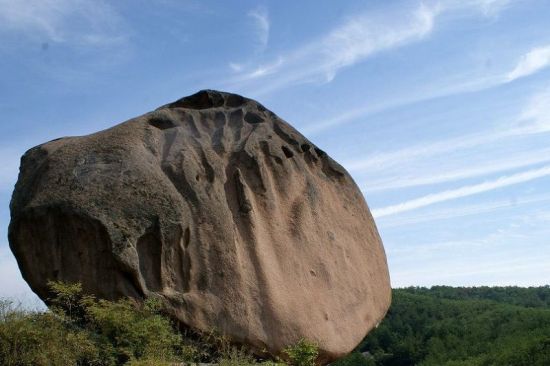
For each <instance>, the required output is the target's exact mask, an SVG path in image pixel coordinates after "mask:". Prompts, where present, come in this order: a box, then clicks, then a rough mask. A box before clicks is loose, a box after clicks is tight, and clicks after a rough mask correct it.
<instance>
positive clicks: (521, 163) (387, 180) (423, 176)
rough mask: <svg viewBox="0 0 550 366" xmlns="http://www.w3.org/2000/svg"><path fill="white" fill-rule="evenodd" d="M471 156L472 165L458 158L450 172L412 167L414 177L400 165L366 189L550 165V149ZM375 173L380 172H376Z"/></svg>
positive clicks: (417, 183) (450, 179)
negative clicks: (485, 157)
mask: <svg viewBox="0 0 550 366" xmlns="http://www.w3.org/2000/svg"><path fill="white" fill-rule="evenodd" d="M474 155H476V158H475V160H476V161H477V164H475V165H473V164H471V163H469V161H468V160H466V161H463V159H464V158H463V157H461V158H460V159H461V160H462V161H461V163H462V164H459V167H458V168H451V169H449V168H446V167H441V166H439V167H437V169H428V170H426V171H422V170H421V169H419V168H418V167H416V166H414V167H413V169H411V170H412V171H413V172H414V175H410V174H408V173H407V170H406V169H404V167H403V166H399V167H398V168H395V169H390V174H389V175H388V174H387V173H386V174H383V175H386V177H384V178H383V179H378V180H376V179H375V180H370V181H369V184H368V186H366V187H365V190H366V191H368V192H369V193H372V192H376V191H385V190H391V189H401V188H408V187H417V186H426V185H433V184H439V183H445V182H453V181H458V180H462V179H468V178H475V177H480V176H487V175H490V174H495V173H500V172H505V171H508V170H513V169H519V168H525V167H528V166H531V165H536V164H542V163H548V162H550V149H547V148H545V149H537V150H531V151H526V152H519V153H518V152H514V153H513V154H503V156H496V157H491V158H490V159H487V160H483V159H482V158H480V157H479V156H477V154H474ZM419 170H420V172H419ZM376 172H377V173H379V171H376ZM382 172H383V171H382ZM386 172H387V171H386ZM409 172H410V171H409ZM391 173H393V174H391Z"/></svg>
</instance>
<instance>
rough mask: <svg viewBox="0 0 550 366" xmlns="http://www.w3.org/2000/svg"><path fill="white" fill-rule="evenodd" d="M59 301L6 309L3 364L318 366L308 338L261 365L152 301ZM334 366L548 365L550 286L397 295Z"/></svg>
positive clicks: (57, 290)
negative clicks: (188, 328)
mask: <svg viewBox="0 0 550 366" xmlns="http://www.w3.org/2000/svg"><path fill="white" fill-rule="evenodd" d="M52 294H53V295H54V296H53V298H52V299H51V300H50V305H51V306H50V310H48V311H28V310H25V309H22V308H18V307H17V306H14V305H13V303H11V302H9V301H6V300H4V301H0V365H9V366H26V365H37V366H41V365H44V366H46V365H48V366H57V365H83V366H84V365H98V366H99V365H105V366H107V365H113V366H114V365H133V366H140V365H141V366H145V365H150V366H153V365H157V366H160V365H175V364H178V365H179V364H189V363H195V362H209V363H217V364H219V365H221V366H244V365H258V364H263V365H265V366H277V365H281V366H282V365H285V364H287V365H292V366H314V365H315V364H316V362H315V359H316V357H317V354H318V353H317V350H316V348H315V344H314V343H313V342H310V341H308V340H302V341H300V342H298V343H297V344H296V345H292V346H289V348H288V349H286V350H285V357H284V358H282V359H277V360H266V359H264V360H262V359H258V358H257V357H254V356H253V355H252V354H251V353H250V352H248V351H247V350H246V349H244V348H236V347H234V346H232V345H230V344H229V343H228V342H227V340H226V339H224V337H221V336H219V335H216V334H215V333H212V334H200V335H198V334H189V333H183V334H182V333H181V332H180V331H179V330H178V329H177V328H176V327H175V324H174V323H172V322H171V321H170V320H169V319H168V318H167V317H166V316H165V314H164V313H163V311H162V306H161V304H160V302H157V301H154V300H148V301H146V302H145V303H142V304H139V303H136V302H133V301H131V300H129V299H127V300H120V301H117V302H109V301H105V300H97V299H95V298H93V297H91V296H87V295H85V294H83V293H82V290H81V287H80V286H79V285H78V284H75V285H66V284H60V283H53V284H52ZM337 336H338V335H336V334H335V337H337ZM333 365H334V366H376V365H387V366H406V365H425V366H432V365H433V366H436V365H437V366H473V365H476V366H493V365H495V366H507V365H508V366H523V365H525V366H548V365H550V287H549V286H545V287H531V288H521V287H474V288H465V287H459V288H456V287H448V286H435V287H432V288H429V289H428V288H422V287H411V288H404V289H394V290H393V301H392V305H391V308H390V309H389V311H388V314H387V315H386V317H385V318H384V320H383V321H382V322H381V323H380V324H379V326H378V327H377V328H376V329H374V330H373V331H372V332H371V333H370V334H369V335H368V336H367V337H366V338H365V339H364V340H363V341H362V342H361V343H360V345H359V346H358V347H357V349H356V350H355V351H354V352H352V353H351V354H350V355H348V356H347V357H344V358H343V359H340V360H338V361H336V362H334V363H333Z"/></svg>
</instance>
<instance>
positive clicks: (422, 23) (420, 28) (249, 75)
mask: <svg viewBox="0 0 550 366" xmlns="http://www.w3.org/2000/svg"><path fill="white" fill-rule="evenodd" d="M439 8H440V7H439V5H433V6H428V5H425V4H420V5H419V6H417V7H416V8H413V9H410V8H407V9H401V8H400V9H399V10H398V11H393V12H391V13H384V14H377V15H376V16H374V15H372V14H370V13H367V14H360V15H356V16H353V17H350V18H349V19H348V20H347V21H345V22H343V23H342V24H341V25H340V26H337V27H335V28H334V29H332V30H330V31H329V32H328V33H327V34H325V35H324V36H322V37H320V38H318V39H316V40H314V41H311V42H309V43H307V44H304V45H302V46H300V47H299V48H297V49H294V50H290V51H288V52H287V53H284V54H281V55H278V56H276V59H277V60H278V62H277V63H275V64H274V63H273V62H268V63H260V64H259V65H255V66H251V67H249V68H247V69H246V70H243V71H242V72H241V73H240V74H238V75H236V76H235V77H234V78H233V79H232V80H230V81H229V83H230V84H239V83H242V82H243V81H251V80H257V79H260V78H264V77H266V76H270V75H273V76H274V78H273V80H270V83H269V86H268V87H266V88H263V89H261V90H259V91H257V92H256V93H257V94H258V93H260V94H261V93H266V92H269V91H272V90H276V89H280V88H282V87H285V86H288V85H291V84H296V83H304V82H328V81H331V80H332V79H333V78H334V77H335V75H336V73H337V72H339V71H340V70H341V69H343V68H346V67H349V66H351V65H354V64H356V63H358V62H361V61H363V60H364V59H365V58H367V57H369V56H370V55H372V54H375V53H377V52H380V51H383V50H386V49H390V48H393V47H398V46H400V45H404V44H407V43H410V42H414V41H418V40H420V39H422V38H424V37H425V36H427V35H428V34H429V33H430V32H431V30H432V28H433V24H434V19H435V17H436V16H437V14H438V13H439ZM258 19H261V17H258ZM266 68H268V69H269V70H270V71H271V72H270V73H261V72H260V73H259V72H258V70H263V69H266Z"/></svg>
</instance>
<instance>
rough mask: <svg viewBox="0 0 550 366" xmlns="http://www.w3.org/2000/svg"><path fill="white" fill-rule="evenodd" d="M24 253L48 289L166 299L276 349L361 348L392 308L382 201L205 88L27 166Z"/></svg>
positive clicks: (14, 242) (28, 269)
mask: <svg viewBox="0 0 550 366" xmlns="http://www.w3.org/2000/svg"><path fill="white" fill-rule="evenodd" d="M10 207H11V223H10V228H9V240H10V246H11V249H12V251H13V253H14V254H15V256H16V258H17V260H18V263H19V266H20V268H21V271H22V273H23V276H24V278H25V280H26V281H27V282H28V283H29V284H30V286H31V288H32V289H33V290H34V291H35V292H36V293H37V294H38V295H39V296H40V297H41V298H42V299H46V298H47V296H48V290H47V281H49V280H61V281H66V282H81V283H82V285H83V287H84V289H85V291H87V292H89V293H93V294H95V295H97V296H99V297H102V298H107V299H117V298H120V297H124V296H131V297H134V298H137V299H143V298H146V297H149V296H160V297H161V298H162V299H164V301H165V303H166V304H167V306H168V308H169V310H170V312H171V313H172V315H173V316H174V317H175V318H176V319H178V320H179V321H180V322H181V323H182V324H183V325H185V326H187V327H190V328H192V329H195V330H202V331H211V330H214V329H215V330H217V331H219V332H222V333H224V334H226V335H227V336H228V337H229V338H230V339H231V340H233V341H234V342H236V343H243V344H247V345H249V346H251V347H253V348H254V349H256V350H257V351H258V352H259V351H261V350H267V351H268V352H269V353H271V354H274V355H277V354H280V352H281V350H282V349H283V348H284V347H286V346H288V345H290V344H293V343H295V342H297V341H298V340H299V339H301V338H305V339H308V340H311V341H315V342H317V343H318V344H319V346H320V350H321V354H322V356H323V360H324V361H330V360H333V359H334V358H336V357H339V356H341V355H343V354H345V353H347V352H349V351H351V350H352V349H353V348H354V347H355V346H356V345H357V344H358V343H359V342H360V341H361V340H362V338H363V337H364V336H365V334H366V333H367V332H368V331H369V330H370V329H372V328H373V327H374V326H375V325H376V324H377V323H378V322H379V321H380V320H381V318H382V317H383V316H384V314H385V313H386V310H387V308H388V306H389V304H390V296H391V295H390V282H389V275H388V268H387V263H386V257H385V254H384V249H383V247H382V243H381V240H380V237H379V235H378V232H377V229H376V226H375V223H374V221H373V218H372V216H371V214H370V212H369V209H368V207H367V204H366V202H365V200H364V198H363V196H362V194H361V192H360V190H359V189H358V188H357V186H356V185H355V183H354V182H353V180H352V178H351V177H350V176H349V174H348V173H347V172H346V171H345V170H344V169H343V168H342V167H341V166H340V165H339V164H337V163H336V162H334V161H333V160H332V159H331V158H330V157H329V156H327V154H325V153H324V152H323V151H322V150H320V149H319V148H317V147H316V146H315V145H313V144H312V143H311V142H310V141H308V140H307V139H306V138H305V137H304V136H302V135H301V134H300V133H299V132H297V131H296V130H295V129H294V128H292V127H291V126H290V125H289V124H288V123H286V122H285V121H283V120H282V119H280V118H279V117H277V116H276V115H275V114H274V113H272V112H270V111H269V110H267V109H266V108H264V107H263V106H262V105H261V104H259V103H257V102H255V101H253V100H251V99H247V98H244V97H241V96H239V95H235V94H228V93H223V92H217V91H212V90H207V91H201V92H199V93H197V94H194V95H192V96H189V97H186V98H183V99H180V100H178V101H176V102H174V103H171V104H168V105H165V106H163V107H160V108H159V109H157V110H155V111H153V112H151V113H147V114H145V115H143V116H140V117H137V118H134V119H131V120H129V121H127V122H124V123H121V124H119V125H117V126H114V127H112V128H110V129H108V130H105V131H101V132H98V133H95V134H92V135H88V136H83V137H66V138H62V139H57V140H54V141H50V142H48V143H45V144H43V145H40V146H37V147H35V148H33V149H31V150H29V151H28V152H27V153H26V154H25V155H24V156H23V158H22V161H21V169H20V174H19V180H18V182H17V185H16V187H15V191H14V193H13V197H12V201H11V206H10Z"/></svg>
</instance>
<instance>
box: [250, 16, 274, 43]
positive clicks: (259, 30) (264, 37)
mask: <svg viewBox="0 0 550 366" xmlns="http://www.w3.org/2000/svg"><path fill="white" fill-rule="evenodd" d="M247 15H248V16H249V17H250V18H252V19H253V20H254V23H255V25H256V36H257V38H258V43H259V45H260V48H261V49H264V48H265V47H267V44H268V42H269V28H270V22H269V14H268V12H267V8H265V7H258V8H256V9H254V10H251V11H249V12H248V14H247Z"/></svg>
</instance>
